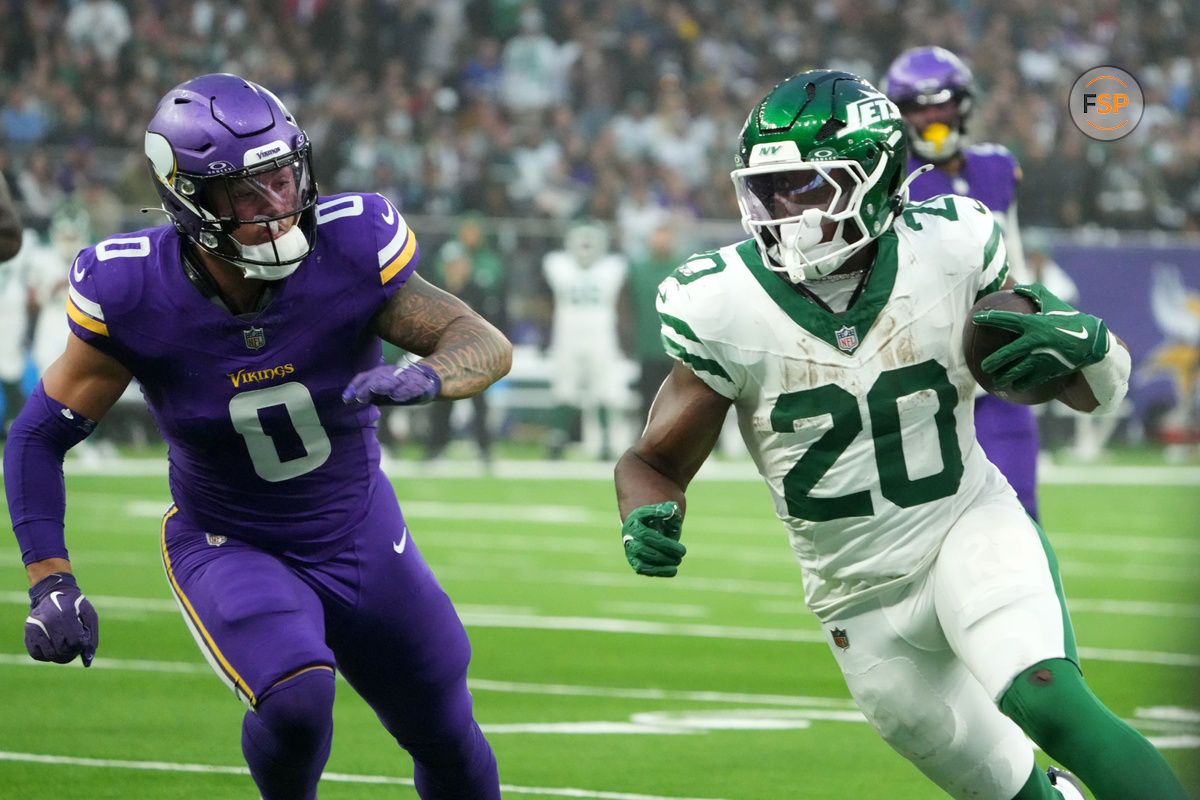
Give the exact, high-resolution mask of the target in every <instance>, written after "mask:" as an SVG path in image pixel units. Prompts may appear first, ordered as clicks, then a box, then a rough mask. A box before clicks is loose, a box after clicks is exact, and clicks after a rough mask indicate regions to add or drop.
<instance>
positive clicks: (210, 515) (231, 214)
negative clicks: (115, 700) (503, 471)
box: [4, 75, 511, 800]
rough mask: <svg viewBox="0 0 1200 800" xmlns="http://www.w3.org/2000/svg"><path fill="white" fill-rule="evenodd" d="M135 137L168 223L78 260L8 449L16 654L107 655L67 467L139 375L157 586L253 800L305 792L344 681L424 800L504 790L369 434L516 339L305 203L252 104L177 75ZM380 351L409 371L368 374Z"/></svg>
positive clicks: (494, 362)
mask: <svg viewBox="0 0 1200 800" xmlns="http://www.w3.org/2000/svg"><path fill="white" fill-rule="evenodd" d="M145 141H146V145H145V147H146V155H147V158H148V160H149V163H150V171H151V174H152V177H153V180H154V183H155V186H156V188H157V190H158V193H159V196H160V197H161V198H162V204H163V208H164V209H165V211H166V212H167V214H168V215H169V216H170V218H171V223H172V224H167V225H162V226H160V227H155V228H147V229H145V230H141V231H137V232H136V233H129V234H124V235H119V236H115V237H111V238H109V239H106V240H104V241H102V242H100V243H99V244H97V245H96V246H94V247H91V248H88V249H86V250H84V251H82V252H81V253H80V254H79V256H78V258H77V259H76V261H75V263H74V265H73V266H72V269H71V286H70V297H69V301H68V307H67V311H68V316H69V318H70V325H71V334H72V335H71V337H70V339H69V342H68V344H67V347H66V350H65V352H64V353H63V355H62V356H61V357H60V358H59V359H58V360H57V361H56V362H55V363H54V364H53V365H52V366H51V367H50V368H49V369H48V370H47V371H46V373H45V375H44V376H43V378H42V382H41V383H40V384H39V385H38V387H37V389H36V391H35V392H34V393H33V395H32V397H31V398H30V399H29V402H28V403H27V404H26V406H25V408H24V410H23V411H22V413H21V415H20V417H19V418H18V419H17V421H16V423H15V424H14V428H13V432H12V435H11V437H10V439H9V442H8V446H7V447H6V449H5V451H4V478H5V488H6V490H7V492H8V500H9V507H10V513H11V515H12V521H13V528H14V530H15V531H16V535H17V539H18V542H19V543H20V546H21V555H22V558H23V560H24V562H25V564H26V570H27V572H28V574H29V579H30V582H31V585H32V587H33V588H32V589H31V590H30V597H31V601H32V611H31V612H30V615H29V618H28V620H27V622H26V626H25V644H26V647H27V648H28V650H29V652H30V654H31V655H32V656H33V657H34V658H36V659H38V660H42V661H58V662H68V661H71V660H72V659H74V657H75V656H76V655H81V656H82V660H83V662H84V665H85V666H86V665H88V664H90V663H91V661H92V658H93V656H94V654H95V652H96V644H97V641H98V626H97V616H96V612H95V610H94V609H93V607H92V605H91V604H90V603H89V602H88V600H87V599H86V597H85V596H84V595H83V594H81V592H80V590H79V588H78V586H77V585H76V582H75V578H74V577H73V575H72V570H71V564H70V562H69V561H68V553H67V548H66V546H65V542H64V533H63V515H64V492H65V489H64V485H63V478H62V459H63V454H64V453H65V452H66V450H67V449H68V448H70V447H71V446H72V445H74V444H76V443H77V442H79V441H80V440H82V439H83V438H84V437H85V436H87V435H88V433H90V432H91V430H92V428H93V427H94V426H95V420H98V419H100V418H101V417H102V416H103V415H104V414H105V412H107V411H108V410H109V408H110V407H111V406H112V405H113V403H114V402H116V400H117V398H118V397H120V395H121V394H122V392H123V391H124V390H125V388H126V387H127V385H128V384H129V382H130V380H132V379H134V378H136V379H137V381H138V383H139V384H140V385H141V388H142V391H143V393H144V395H145V397H146V401H147V404H148V406H149V408H150V411H151V413H152V415H153V416H154V419H155V422H156V423H157V425H158V428H159V430H160V431H161V433H162V436H163V438H164V439H165V440H166V441H167V444H168V445H169V451H168V460H169V466H170V470H169V482H170V489H171V494H172V499H173V501H174V505H172V506H171V507H170V509H168V510H167V512H166V514H165V515H164V517H163V521H162V529H161V551H162V558H163V564H164V566H165V568H166V574H167V577H168V580H169V582H170V585H171V589H172V591H173V593H174V594H175V597H176V599H177V600H178V602H179V607H180V609H181V610H182V612H183V616H184V619H185V621H186V623H187V625H188V627H189V628H190V630H191V632H192V634H193V636H194V637H195V639H196V642H197V643H198V644H199V646H200V649H201V651H202V652H203V653H204V655H205V657H206V658H207V659H208V661H209V663H210V664H211V665H212V666H213V668H214V670H215V671H216V672H217V674H218V675H219V676H220V677H221V678H222V679H223V680H224V681H225V682H226V683H227V684H228V685H229V687H230V688H231V689H233V691H234V692H236V693H237V695H238V696H239V697H240V698H241V699H242V700H243V701H244V702H245V703H246V705H247V706H248V707H249V709H250V710H249V712H248V713H247V714H246V716H245V720H244V723H243V726H242V749H243V752H244V754H245V757H246V761H247V763H248V764H249V766H250V773H251V775H252V776H253V778H254V781H255V783H256V784H257V786H258V791H259V793H260V794H261V796H262V797H263V798H264V800H285V799H286V800H300V799H301V798H314V797H316V787H317V781H318V779H319V778H320V775H321V772H322V770H323V768H324V765H325V762H326V760H327V758H328V756H329V750H330V741H331V737H332V732H333V723H332V708H333V697H334V670H335V669H336V670H340V671H341V673H342V674H343V676H345V678H346V679H347V680H348V681H349V683H350V685H351V686H353V687H354V689H355V690H356V691H358V693H359V694H361V695H362V696H363V698H364V699H365V700H366V701H367V702H368V703H369V704H370V705H371V706H372V708H373V709H374V710H375V711H376V712H377V714H378V716H379V719H380V720H381V721H382V722H383V724H384V727H385V728H387V730H388V731H389V733H391V734H392V735H393V736H394V737H395V738H396V740H397V742H399V743H400V745H401V746H402V747H404V748H405V749H407V750H408V752H409V753H410V754H411V755H412V757H413V761H414V764H415V781H416V787H417V792H418V794H419V795H420V796H421V797H423V798H447V799H449V798H455V799H456V800H460V799H461V798H488V800H492V799H494V798H498V797H499V796H500V791H499V782H498V777H497V771H496V762H495V758H494V756H493V754H492V750H491V748H490V746H489V745H488V743H487V741H486V740H485V739H484V737H483V735H482V733H481V732H480V730H479V727H478V725H477V724H476V723H475V720H474V717H473V714H472V707H471V696H470V694H469V693H468V692H467V687H466V670H467V662H468V660H469V658H470V647H469V644H468V641H467V637H466V633H465V631H464V629H463V626H462V624H461V622H460V621H459V619H458V616H457V614H456V613H455V610H454V608H453V606H452V605H451V603H450V600H449V598H448V597H447V595H446V594H445V592H444V591H443V590H442V589H441V587H440V586H439V585H438V583H437V581H436V580H435V578H434V577H433V575H432V573H431V572H430V570H429V567H428V566H427V565H426V564H425V562H424V561H423V560H422V558H421V555H420V552H419V551H418V550H417V546H416V543H415V541H414V536H413V534H412V532H410V531H409V528H408V526H407V525H406V524H405V521H404V517H403V515H402V513H401V511H400V507H399V505H398V504H397V501H396V497H395V495H394V494H393V492H392V487H391V485H390V483H389V481H388V479H387V477H386V476H385V475H384V474H383V472H382V471H381V470H380V466H379V457H380V450H379V444H378V441H377V439H376V437H375V430H374V429H375V425H376V421H377V420H378V418H379V412H378V410H377V409H376V408H375V404H398V405H411V404H416V403H423V402H427V401H429V400H432V399H433V398H434V397H439V396H441V397H447V398H457V397H467V396H470V395H473V394H476V393H478V392H480V391H483V389H484V388H485V387H487V386H488V385H489V384H491V383H492V382H494V381H495V380H497V379H498V378H500V377H501V376H502V375H504V374H505V373H506V372H507V370H508V368H509V365H510V363H511V347H510V345H509V343H508V341H507V340H506V339H505V338H504V336H503V335H502V334H501V333H500V332H499V331H497V330H496V329H495V328H494V327H493V326H491V325H490V324H489V323H488V322H486V321H485V320H484V319H482V318H481V317H479V316H478V315H477V314H475V313H474V312H473V311H471V310H470V309H469V308H468V307H467V306H466V305H465V304H464V303H462V302H461V301H460V300H458V299H457V298H455V297H454V296H452V295H449V294H447V293H445V292H443V291H441V290H439V289H436V288H434V287H432V286H431V285H430V284H428V283H426V282H425V281H424V280H422V279H421V278H420V277H419V276H417V275H416V273H415V272H414V267H415V266H416V263H417V258H418V248H417V243H416V237H415V235H414V234H413V232H412V230H410V229H409V227H408V226H407V225H406V224H405V221H404V219H403V217H401V216H400V214H399V213H397V211H396V209H395V208H394V207H393V206H392V204H391V203H389V202H388V201H387V200H386V199H384V198H383V197H382V196H380V195H376V194H354V193H349V194H341V195H335V196H330V197H318V195H317V186H316V182H315V180H314V179H313V175H312V167H311V159H310V148H309V142H308V138H307V137H306V135H305V134H304V132H303V131H302V130H301V129H300V128H299V127H298V126H297V124H296V121H295V120H294V119H293V118H292V116H291V115H290V114H289V113H288V111H287V110H286V109H285V108H284V106H283V105H282V104H281V103H280V101H279V100H278V99H277V98H276V97H275V96H274V95H272V94H271V93H270V92H268V91H267V90H266V89H264V88H263V87H261V86H258V85H256V84H254V83H250V82H248V81H245V80H243V79H241V78H238V77H236V76H234V75H205V76H202V77H199V78H196V79H194V80H190V81H187V82H185V83H182V84H180V85H179V86H177V87H176V88H175V89H173V90H171V91H170V92H169V93H168V94H167V95H166V96H165V97H164V98H163V99H162V101H161V102H160V103H159V105H158V108H157V109H156V111H155V113H154V116H153V118H152V119H151V121H150V124H149V126H148V130H147V132H146V140H145ZM381 338H382V339H386V340H388V341H390V342H392V343H394V344H396V345H397V346H399V347H401V348H403V349H405V350H406V351H408V352H410V353H413V354H414V357H413V360H410V361H409V362H407V363H406V364H405V365H402V366H400V367H394V366H383V365H381V361H382V358H381V355H380V353H381V345H380V339H381ZM418 357H422V358H419V359H418Z"/></svg>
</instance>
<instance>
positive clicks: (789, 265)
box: [773, 208, 867, 283]
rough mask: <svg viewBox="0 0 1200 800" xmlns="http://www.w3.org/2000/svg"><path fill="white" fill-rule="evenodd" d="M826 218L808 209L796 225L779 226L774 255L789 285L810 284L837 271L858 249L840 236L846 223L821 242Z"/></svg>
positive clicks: (842, 222) (787, 223)
mask: <svg viewBox="0 0 1200 800" xmlns="http://www.w3.org/2000/svg"><path fill="white" fill-rule="evenodd" d="M824 219H825V215H824V214H823V213H821V211H820V209H816V208H810V209H807V210H805V211H804V212H803V213H801V214H800V219H799V220H798V221H796V222H785V223H783V224H782V225H780V226H779V244H778V245H777V246H776V247H775V253H774V254H773V255H774V256H775V258H776V259H777V260H778V261H779V263H780V264H781V265H782V266H783V268H784V269H785V270H786V271H787V276H788V279H789V280H790V281H791V282H792V283H799V282H800V281H810V280H812V279H814V278H820V277H823V276H825V275H828V274H829V273H831V272H833V271H834V270H836V269H837V268H838V267H840V266H842V264H845V263H846V259H848V258H850V256H851V255H853V254H854V253H855V252H856V251H857V250H858V249H859V247H861V246H862V244H865V243H866V241H867V240H866V239H863V240H862V242H861V243H856V244H859V247H854V246H851V245H850V244H849V243H848V242H847V241H846V239H845V236H844V235H843V233H844V230H845V225H846V222H845V220H841V221H839V222H838V223H837V228H835V229H834V232H833V238H832V239H831V240H830V241H828V242H822V241H821V240H822V239H823V238H824V237H825V234H824V232H823V231H822V230H821V222H822V221H823V220H824Z"/></svg>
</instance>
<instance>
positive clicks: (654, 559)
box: [616, 70, 1186, 800]
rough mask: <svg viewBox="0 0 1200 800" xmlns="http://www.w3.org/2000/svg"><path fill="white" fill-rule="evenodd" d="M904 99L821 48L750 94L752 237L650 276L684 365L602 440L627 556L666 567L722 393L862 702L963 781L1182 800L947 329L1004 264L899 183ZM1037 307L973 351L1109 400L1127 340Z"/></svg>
mask: <svg viewBox="0 0 1200 800" xmlns="http://www.w3.org/2000/svg"><path fill="white" fill-rule="evenodd" d="M905 150H906V145H905V141H904V131H903V127H902V122H901V119H900V114H899V112H898V110H897V109H896V107H895V105H893V104H892V103H891V102H890V101H889V100H888V99H887V98H886V97H885V96H884V95H883V94H881V93H880V92H879V91H877V90H876V89H875V88H874V87H873V86H871V85H870V84H869V83H867V82H866V81H864V80H863V79H861V78H859V77H857V76H854V75H851V74H848V73H844V72H830V71H825V70H814V71H811V72H806V73H802V74H800V75H798V76H795V77H793V78H791V79H789V80H786V81H784V82H783V83H781V84H779V85H778V86H776V87H775V88H774V89H773V90H772V91H771V92H770V93H769V94H768V95H767V96H766V97H765V98H764V99H763V100H762V101H761V102H760V103H759V104H758V105H757V106H756V107H755V108H754V109H753V111H752V112H751V114H750V116H749V118H748V119H747V121H746V125H745V127H744V128H743V131H742V135H741V140H740V143H739V152H738V156H737V167H738V168H737V169H735V170H734V171H733V173H732V177H733V182H734V184H735V187H736V190H737V198H738V203H739V206H740V207H741V211H742V221H743V223H744V225H745V226H746V228H747V230H748V231H749V232H750V233H751V234H752V238H750V239H747V240H745V241H743V242H741V243H738V244H734V245H730V246H727V247H723V248H720V249H718V250H715V251H713V252H709V253H702V254H699V255H696V256H693V257H692V258H691V259H690V260H688V261H687V262H686V263H685V264H684V265H683V266H681V267H680V268H679V269H678V270H677V271H676V272H675V273H674V274H673V275H672V276H671V277H669V278H667V279H666V281H664V282H663V284H662V285H661V287H660V292H659V301H658V309H659V315H660V317H661V319H662V322H663V327H662V333H663V338H664V341H665V343H666V346H667V349H668V351H669V352H670V353H671V354H672V355H673V356H674V357H675V359H676V362H677V363H676V364H675V366H674V367H673V369H672V372H671V373H670V375H669V376H668V377H667V379H666V380H665V381H664V383H663V385H662V388H661V390H660V391H659V394H658V397H657V398H656V399H655V402H654V405H653V406H652V408H651V410H650V415H649V420H648V422H647V425H646V429H645V431H644V433H643V434H642V436H641V438H640V439H639V440H638V441H637V442H636V443H635V444H634V445H633V447H631V448H630V449H629V450H628V451H627V452H626V453H625V454H624V455H623V456H622V457H621V459H620V461H619V462H618V463H617V467H616V488H617V499H618V504H619V506H620V512H621V517H622V519H623V520H624V526H623V529H622V532H623V539H624V546H625V554H626V557H627V558H628V559H629V562H630V564H631V565H632V566H633V567H634V569H635V570H636V571H638V572H639V573H642V574H645V575H657V576H671V575H674V574H676V571H677V568H678V566H679V564H680V561H681V559H682V558H683V555H684V552H685V548H684V546H683V545H682V544H681V543H680V541H679V538H680V532H681V527H682V523H683V515H684V511H685V499H684V492H685V490H686V489H687V486H688V483H689V482H690V481H691V479H692V478H693V477H694V476H695V474H696V472H697V470H698V469H699V468H700V466H701V464H702V463H703V462H704V460H705V459H706V458H707V457H708V455H709V453H710V452H711V450H712V447H713V445H714V443H715V442H716V440H717V437H718V433H719V429H720V427H721V423H722V421H723V420H724V419H725V415H726V412H727V410H728V409H729V408H730V407H731V406H733V407H734V408H735V409H736V411H737V416H738V421H739V427H740V429H741V433H742V437H743V439H744V440H745V442H746V446H747V448H748V449H749V451H750V454H751V456H752V457H753V459H754V462H755V464H756V465H757V467H758V469H759V472H760V473H761V474H762V476H763V478H764V480H765V481H766V483H767V485H768V486H769V488H770V491H771V495H772V497H773V499H774V504H775V510H776V513H777V514H778V516H779V518H780V520H781V521H782V522H783V524H784V527H785V528H786V529H787V531H788V533H789V535H790V538H791V545H792V549H793V550H794V551H795V554H796V556H797V559H798V560H799V562H800V567H801V574H802V576H803V583H804V590H805V598H806V602H807V604H808V606H809V608H810V609H811V610H812V611H813V613H814V614H815V615H816V616H817V618H818V619H819V620H820V622H821V624H822V627H823V628H824V629H825V631H826V633H827V635H828V637H829V645H830V649H831V650H832V651H833V655H834V657H835V658H836V660H837V662H838V664H839V666H840V667H841V669H842V672H843V674H844V676H845V679H846V683H847V685H848V687H849V689H850V692H851V694H852V695H853V697H854V699H855V701H856V702H857V703H858V705H859V707H860V708H861V709H862V712H863V714H864V715H865V716H866V718H867V719H868V720H869V721H870V722H871V724H872V725H873V726H874V727H875V728H876V730H877V731H878V732H879V734H880V735H881V736H882V737H883V738H884V739H885V740H886V741H887V742H888V744H890V745H891V746H892V747H893V748H894V749H895V750H896V751H897V752H899V753H900V754H901V755H903V756H905V757H906V758H908V759H909V760H910V761H911V762H912V763H913V764H915V765H916V766H917V767H918V768H919V769H920V770H921V771H922V772H923V773H924V774H925V775H926V776H928V777H929V779H930V780H932V781H933V782H934V783H936V784H937V785H938V786H940V787H941V788H942V789H943V790H945V791H946V792H947V793H948V794H949V795H951V796H952V797H956V798H975V799H976V800H1059V798H1060V797H1062V798H1066V800H1076V799H1077V798H1078V799H1080V800H1081V798H1083V794H1082V793H1081V791H1080V788H1079V783H1078V780H1077V779H1076V778H1075V777H1074V775H1072V774H1071V773H1067V772H1064V771H1061V770H1058V769H1056V768H1051V769H1050V770H1049V773H1043V772H1042V771H1041V770H1040V769H1039V768H1038V767H1037V765H1036V764H1035V761H1034V754H1033V749H1032V748H1031V747H1030V745H1029V741H1028V739H1027V738H1026V735H1028V737H1029V738H1030V739H1032V740H1033V741H1034V742H1036V743H1037V744H1038V745H1039V746H1040V747H1041V748H1042V749H1043V750H1044V751H1045V752H1046V753H1047V754H1048V755H1049V756H1050V757H1051V758H1053V759H1054V760H1055V761H1057V762H1059V763H1061V764H1063V765H1064V766H1066V767H1067V768H1068V769H1070V770H1072V772H1074V773H1076V774H1077V775H1078V776H1079V777H1080V778H1082V780H1083V781H1084V782H1085V783H1086V784H1087V785H1088V786H1089V787H1090V789H1091V791H1092V792H1093V794H1094V795H1095V797H1096V798H1097V800H1151V798H1154V800H1162V799H1163V798H1171V800H1185V798H1186V793H1185V792H1184V789H1183V787H1182V785H1181V784H1180V782H1179V780H1178V778H1177V777H1176V776H1175V775H1174V774H1173V773H1172V771H1171V769H1170V767H1169V766H1168V765H1167V763H1166V762H1165V760H1164V759H1163V758H1162V756H1161V755H1160V754H1159V753H1158V751H1157V750H1155V748H1154V747H1153V746H1152V745H1151V744H1150V743H1149V742H1148V741H1147V740H1146V739H1145V738H1144V737H1143V736H1142V735H1141V734H1139V733H1138V732H1137V731H1135V730H1134V729H1133V728H1132V727H1130V726H1129V725H1127V724H1126V723H1124V722H1122V721H1121V720H1120V719H1118V718H1117V717H1116V716H1115V715H1114V714H1112V713H1111V712H1110V711H1109V710H1108V709H1107V708H1106V707H1105V706H1104V705H1103V704H1102V703H1101V702H1100V701H1099V700H1098V699H1097V698H1096V697H1095V696H1094V695H1093V694H1092V693H1091V691H1090V690H1089V688H1088V687H1087V685H1086V684H1085V683H1084V681H1083V678H1082V676H1081V672H1080V668H1079V660H1078V655H1077V653H1076V648H1075V641H1074V634H1073V632H1072V628H1071V623H1070V618H1069V616H1068V615H1067V611H1066V606H1065V604H1064V600H1063V594H1062V587H1061V583H1060V581H1059V577H1058V569H1057V562H1056V560H1055V556H1054V553H1053V551H1052V549H1051V548H1050V545H1049V543H1048V542H1047V541H1046V537H1045V536H1044V534H1043V533H1042V531H1041V529H1040V528H1039V527H1038V526H1037V525H1036V524H1035V523H1034V522H1033V521H1032V520H1031V519H1030V518H1029V516H1028V515H1026V513H1025V512H1024V510H1023V509H1022V507H1021V504H1020V503H1019V502H1018V500H1017V497H1016V494H1015V493H1014V492H1013V490H1012V488H1011V487H1010V486H1009V485H1008V483H1007V482H1006V481H1005V479H1004V477H1003V476H1002V475H1001V473H1000V472H999V470H997V468H996V467H995V466H994V465H993V464H992V463H991V462H989V461H988V460H987V458H986V457H984V455H983V452H982V451H981V449H980V447H979V445H978V443H977V442H976V440H975V434H974V427H973V421H972V413H973V402H972V399H973V394H974V390H975V384H974V381H973V380H972V378H971V375H970V372H969V370H968V368H967V365H966V363H965V359H964V355H963V352H962V347H961V341H962V333H963V328H964V326H965V325H967V324H969V323H970V320H969V319H968V317H969V316H970V309H971V306H972V304H973V303H974V301H975V300H976V299H977V298H979V297H981V296H982V295H984V294H986V293H988V292H991V291H994V290H995V289H998V288H1000V287H1004V286H1011V285H1012V281H1011V279H1009V277H1008V275H1007V264H1006V255H1005V250H1004V243H1003V240H1002V238H1001V235H1000V231H999V228H998V226H997V224H996V222H995V220H994V218H993V217H992V215H991V212H989V211H988V209H987V208H986V207H984V206H983V205H982V204H981V203H979V202H978V201H975V200H972V199H969V198H966V197H959V196H956V195H940V196H937V197H934V198H932V199H930V200H928V201H926V202H923V203H916V204H909V203H907V202H906V199H907V190H906V182H905V174H906V171H907V170H906V152H905ZM1017 291H1020V292H1022V293H1024V294H1026V295H1028V296H1029V297H1031V298H1032V299H1034V301H1035V302H1036V303H1037V304H1038V305H1039V308H1040V312H1039V313H1036V314H1029V315H1019V314H1014V313H1012V312H997V311H989V312H981V313H980V314H977V315H976V317H975V320H976V321H977V322H986V323H988V324H992V325H998V326H1000V327H1003V328H1007V329H1010V330H1012V331H1015V332H1017V333H1018V334H1020V336H1019V338H1017V339H1016V340H1015V341H1014V342H1013V343H1012V344H1009V345H1006V346H1005V347H1003V348H1001V349H1000V350H998V351H996V353H994V354H993V355H991V356H989V357H988V358H987V359H984V362H983V368H984V369H985V370H986V371H987V372H989V373H991V374H992V375H994V376H995V377H996V379H997V381H998V383H999V384H1000V385H1009V384H1011V385H1012V386H1013V387H1015V388H1018V389H1025V388H1029V387H1031V386H1038V385H1041V384H1043V383H1045V382H1046V381H1049V380H1051V379H1054V378H1057V377H1060V376H1064V375H1069V376H1071V378H1070V381H1069V383H1068V385H1067V389H1065V390H1064V392H1063V394H1062V395H1060V399H1063V400H1064V401H1067V402H1069V403H1070V404H1072V406H1073V407H1076V408H1078V409H1079V410H1083V411H1089V410H1095V409H1105V408H1109V407H1112V406H1113V405H1114V404H1116V403H1119V402H1120V401H1121V399H1122V397H1123V395H1124V393H1125V391H1126V388H1127V381H1128V377H1129V369H1130V359H1129V354H1128V351H1127V350H1126V349H1125V347H1124V345H1123V343H1121V342H1120V340H1118V339H1117V338H1116V337H1115V336H1113V335H1112V334H1110V333H1109V332H1108V330H1107V328H1106V327H1105V325H1104V323H1103V322H1102V321H1101V320H1099V319H1097V318H1096V317H1094V316H1091V315H1088V314H1084V313H1081V312H1078V311H1076V310H1075V309H1073V308H1071V307H1070V306H1068V305H1067V304H1066V303H1064V302H1062V301H1061V300H1059V299H1058V298H1056V297H1054V296H1053V295H1052V294H1050V293H1049V292H1048V291H1047V290H1046V289H1045V288H1044V287H1042V286H1040V285H1038V284H1031V285H1027V286H1022V287H1018V289H1017Z"/></svg>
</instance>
